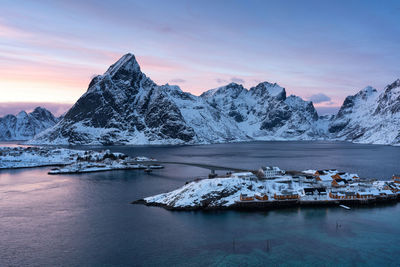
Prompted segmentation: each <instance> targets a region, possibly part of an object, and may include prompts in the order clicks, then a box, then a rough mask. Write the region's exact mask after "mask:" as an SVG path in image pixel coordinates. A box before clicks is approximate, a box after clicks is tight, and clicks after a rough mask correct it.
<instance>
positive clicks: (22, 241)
mask: <svg viewBox="0 0 400 267" xmlns="http://www.w3.org/2000/svg"><path fill="white" fill-rule="evenodd" d="M81 148H85V149H88V148H90V149H102V148H103V147H81ZM108 148H109V149H111V150H112V151H119V152H123V153H126V154H129V155H131V156H134V155H144V156H148V157H155V158H157V159H160V160H164V161H184V162H196V163H205V164H211V165H220V166H230V167H236V168H251V169H254V168H258V167H259V166H261V165H277V166H280V167H282V168H284V169H288V170H303V169H309V168H315V169H323V168H337V169H340V170H344V171H349V172H355V173H359V174H360V175H361V176H363V177H368V178H378V179H389V178H390V177H391V175H392V174H393V173H396V172H400V147H390V146H379V145H357V144H349V143H330V142H254V143H237V144H218V145H205V146H137V147H135V146H114V147H108ZM48 169H49V168H36V169H20V170H3V171H0V266H9V265H11V266H126V265H128V266H171V265H178V266H179V265H180V266H188V265H189V266H205V265H212V266H243V265H245V266H249V265H251V266H252V265H255V266H257V265H258V266H265V265H267V264H268V265H278V264H283V265H307V266H310V265H316V266H327V265H328V266H329V265H362V266H365V265H370V266H376V265H384V266H391V265H398V264H399V263H400V253H399V252H400V248H399V246H398V244H400V227H399V221H400V205H397V204H393V205H384V206H374V207H369V208H353V209H352V210H350V211H349V210H345V209H342V208H339V207H331V208H293V209H284V210H273V211H256V212H238V211H219V212H200V211H198V212H174V211H168V210H164V209H162V208H158V207H146V206H143V205H131V204H129V203H130V202H131V201H133V200H136V199H139V198H143V197H146V196H150V195H154V194H158V193H162V192H167V191H170V190H173V189H176V188H178V187H180V186H182V185H183V184H184V183H185V182H186V181H188V180H192V179H194V178H195V177H197V176H205V175H207V174H208V171H207V170H205V169H201V168H197V167H191V166H184V165H172V164H171V165H166V168H165V169H163V170H155V171H153V172H152V173H151V174H146V173H144V172H143V171H135V170H129V171H112V172H102V173H91V174H80V175H59V176H49V175H47V171H48Z"/></svg>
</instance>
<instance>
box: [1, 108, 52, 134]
mask: <svg viewBox="0 0 400 267" xmlns="http://www.w3.org/2000/svg"><path fill="white" fill-rule="evenodd" d="M57 121H58V119H57V118H55V117H54V116H53V114H51V112H50V111H48V110H47V109H44V108H41V107H37V108H35V109H34V111H32V112H31V113H29V114H28V113H26V112H25V111H21V112H19V113H18V114H17V115H16V116H14V115H11V114H9V115H6V116H4V117H3V118H0V140H28V139H31V138H32V137H33V136H34V135H35V134H38V133H40V132H42V131H44V130H45V129H47V128H49V127H51V126H53V125H55V124H56V122H57Z"/></svg>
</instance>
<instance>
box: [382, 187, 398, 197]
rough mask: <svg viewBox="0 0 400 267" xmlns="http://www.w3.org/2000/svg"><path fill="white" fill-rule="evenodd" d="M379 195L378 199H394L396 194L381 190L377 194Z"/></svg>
mask: <svg viewBox="0 0 400 267" xmlns="http://www.w3.org/2000/svg"><path fill="white" fill-rule="evenodd" d="M379 195H380V197H384V198H390V199H392V198H395V197H396V194H395V193H393V192H392V191H391V190H385V189H384V190H381V191H380V192H379Z"/></svg>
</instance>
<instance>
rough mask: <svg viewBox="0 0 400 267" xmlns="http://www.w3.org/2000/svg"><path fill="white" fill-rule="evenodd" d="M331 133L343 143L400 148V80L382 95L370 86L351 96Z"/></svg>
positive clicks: (334, 119)
mask: <svg viewBox="0 0 400 267" xmlns="http://www.w3.org/2000/svg"><path fill="white" fill-rule="evenodd" d="M329 132H330V134H331V137H332V138H337V139H339V140H346V141H351V142H357V143H373V144H391V145H396V144H397V145H398V144H400V80H396V81H395V82H393V83H392V84H390V85H388V86H386V87H385V89H384V90H383V91H382V92H381V93H379V92H378V91H377V90H376V89H374V88H372V87H370V86H368V87H366V88H364V89H363V90H361V91H360V92H358V93H357V94H355V95H353V96H348V97H347V98H346V99H345V101H344V102H343V105H342V107H341V108H340V110H339V112H338V113H337V115H336V116H335V117H334V118H333V120H332V122H331V123H330V125H329Z"/></svg>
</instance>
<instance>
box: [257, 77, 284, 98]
mask: <svg viewBox="0 0 400 267" xmlns="http://www.w3.org/2000/svg"><path fill="white" fill-rule="evenodd" d="M250 92H251V93H252V94H254V95H257V96H270V97H274V98H275V99H277V100H282V101H283V100H285V99H286V91H285V88H283V87H281V86H279V85H278V84H277V83H270V82H262V83H259V84H258V85H257V86H255V87H252V88H250Z"/></svg>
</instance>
